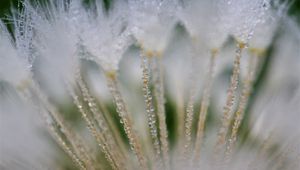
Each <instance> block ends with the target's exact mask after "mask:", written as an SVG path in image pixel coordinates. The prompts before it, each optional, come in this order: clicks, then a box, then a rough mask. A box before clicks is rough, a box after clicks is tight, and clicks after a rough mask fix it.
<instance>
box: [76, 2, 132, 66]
mask: <svg viewBox="0 0 300 170" xmlns="http://www.w3.org/2000/svg"><path fill="white" fill-rule="evenodd" d="M95 8H96V9H95V10H89V11H85V12H86V14H84V13H83V15H84V17H82V19H83V20H79V22H81V21H82V22H81V24H84V25H82V26H83V29H82V32H81V33H80V37H81V40H82V43H83V45H84V47H85V48H86V50H87V52H89V53H90V54H91V55H92V56H93V60H95V61H96V62H97V63H99V64H100V65H101V67H102V68H103V69H104V70H105V71H116V70H118V65H119V62H120V60H121V58H122V56H123V54H124V53H125V51H126V50H127V49H128V47H129V46H130V45H131V44H132V43H133V39H132V37H131V35H130V31H129V28H128V21H127V20H128V7H127V3H125V2H123V1H116V2H114V3H112V9H111V10H110V11H106V9H105V8H104V6H103V4H102V2H99V1H98V2H96V4H95Z"/></svg>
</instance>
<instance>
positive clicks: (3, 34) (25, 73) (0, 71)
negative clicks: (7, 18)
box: [0, 22, 30, 88]
mask: <svg viewBox="0 0 300 170" xmlns="http://www.w3.org/2000/svg"><path fill="white" fill-rule="evenodd" d="M0 39H1V41H0V54H1V55H0V77H1V79H2V80H4V81H7V82H9V83H11V84H12V85H13V86H15V87H19V88H22V87H23V86H24V85H25V86H26V84H27V81H28V79H29V78H30V73H29V68H28V64H27V63H26V61H25V59H24V58H21V57H19V55H18V54H19V53H18V50H17V49H16V46H15V44H14V43H13V40H12V39H11V37H10V34H9V32H8V31H7V30H6V28H5V26H4V24H3V23H2V22H0Z"/></svg>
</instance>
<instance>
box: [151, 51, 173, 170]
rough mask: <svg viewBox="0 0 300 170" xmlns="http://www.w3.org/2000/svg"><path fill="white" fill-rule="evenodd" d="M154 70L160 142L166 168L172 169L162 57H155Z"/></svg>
mask: <svg viewBox="0 0 300 170" xmlns="http://www.w3.org/2000/svg"><path fill="white" fill-rule="evenodd" d="M151 66H152V72H153V82H154V97H155V99H156V105H157V115H158V122H159V132H160V136H159V138H160V143H161V150H162V156H163V160H164V166H165V169H167V170H168V169H170V158H169V142H168V130H167V124H166V111H165V98H164V93H165V92H164V84H163V72H162V68H163V67H162V61H161V58H160V57H155V58H154V62H153V64H152V65H151Z"/></svg>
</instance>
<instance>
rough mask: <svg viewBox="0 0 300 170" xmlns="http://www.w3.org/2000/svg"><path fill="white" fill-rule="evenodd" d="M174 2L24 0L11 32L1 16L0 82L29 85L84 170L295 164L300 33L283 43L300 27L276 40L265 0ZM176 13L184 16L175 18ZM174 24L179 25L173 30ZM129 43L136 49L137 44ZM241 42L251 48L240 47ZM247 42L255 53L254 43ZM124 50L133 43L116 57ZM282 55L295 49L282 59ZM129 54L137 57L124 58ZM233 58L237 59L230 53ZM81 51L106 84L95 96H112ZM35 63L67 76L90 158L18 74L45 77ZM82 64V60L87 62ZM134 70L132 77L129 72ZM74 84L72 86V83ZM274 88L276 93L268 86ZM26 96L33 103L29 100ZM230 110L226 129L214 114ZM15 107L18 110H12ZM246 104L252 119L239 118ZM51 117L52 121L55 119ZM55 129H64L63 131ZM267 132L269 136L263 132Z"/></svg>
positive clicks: (292, 166) (51, 75) (52, 76)
mask: <svg viewBox="0 0 300 170" xmlns="http://www.w3.org/2000/svg"><path fill="white" fill-rule="evenodd" d="M179 4H180V3H179V1H171V0H165V1H159V0H151V1H144V0H130V1H129V3H127V2H125V1H115V2H113V3H111V5H112V6H111V8H110V9H106V7H104V5H103V4H102V3H100V2H99V1H98V2H95V6H94V8H93V6H89V7H87V6H84V5H83V4H82V1H79V0H78V1H77V0H73V1H67V0H66V1H58V0H56V1H51V2H49V4H47V5H45V6H44V7H43V6H42V5H41V6H39V5H34V4H33V5H32V4H30V3H28V2H26V3H25V5H24V8H25V9H26V10H25V12H21V15H20V16H21V17H20V18H19V17H14V20H15V22H14V25H15V33H14V35H15V37H16V40H15V41H13V40H12V39H13V38H11V35H10V34H9V33H8V31H7V30H6V29H5V26H4V25H3V24H2V23H1V32H0V39H1V41H0V55H1V59H3V61H4V62H2V61H1V63H0V65H1V66H2V65H3V67H0V79H1V80H2V81H6V82H8V83H10V84H12V85H13V86H14V87H16V88H19V87H21V89H24V88H23V87H24V86H25V87H28V89H27V91H25V92H24V91H22V90H21V91H20V92H24V96H26V95H28V97H29V98H31V97H33V98H35V97H36V98H37V99H36V100H41V101H40V102H37V103H35V104H38V106H37V108H38V109H39V110H41V111H42V112H46V113H49V115H50V116H49V117H51V121H50V123H49V122H48V123H49V124H48V126H50V129H51V128H53V129H54V131H55V132H58V135H57V136H55V135H54V136H53V138H54V139H56V138H58V140H57V141H58V142H57V143H58V144H60V146H61V147H62V148H63V149H64V151H65V152H66V153H67V154H68V156H70V157H71V158H72V161H73V162H74V164H75V165H77V167H78V168H80V169H99V167H102V166H103V167H104V168H103V169H106V167H107V166H109V167H111V168H112V169H123V168H124V169H199V168H203V169H249V170H250V169H268V168H274V169H281V168H282V167H284V168H287V169H291V170H293V169H296V168H297V165H296V164H297V160H296V159H297V158H296V159H295V157H294V155H297V154H299V153H298V151H294V152H293V153H291V154H290V153H289V150H291V149H293V148H294V147H298V146H299V143H297V141H298V140H299V135H300V134H299V131H297V132H294V131H293V130H295V129H299V124H297V122H296V120H297V119H296V118H298V117H299V111H298V110H299V106H298V103H299V80H300V79H299V77H298V76H297V75H296V74H297V72H296V73H295V72H294V73H290V72H289V71H290V69H293V68H295V69H296V68H297V62H295V61H298V60H299V59H298V60H295V57H298V56H299V55H298V53H297V52H296V51H297V50H299V49H297V47H298V46H297V45H299V43H298V42H299V41H298V40H296V41H293V42H289V41H290V40H291V37H293V36H295V35H299V29H295V30H294V31H290V32H291V33H290V34H289V36H290V37H289V36H287V37H285V38H286V39H284V38H282V37H279V38H278V39H273V37H275V36H277V35H281V34H282V33H281V34H279V33H277V32H276V31H275V28H273V27H272V25H271V24H269V22H271V23H272V24H273V23H274V25H276V24H278V23H277V22H278V17H279V16H282V15H279V16H278V15H274V13H276V12H277V11H276V10H274V11H272V10H271V7H270V6H269V1H264V0H255V1H246V0H241V1H238V0H235V1H231V0H223V1H201V2H200V1H198V2H197V1H192V2H190V3H187V4H186V3H183V6H181V7H180V6H179ZM198 10H199V11H198ZM272 17H273V18H274V19H272ZM269 18H271V19H269ZM285 19H286V18H284V20H285ZM178 20H181V21H180V22H182V25H176V23H177V22H178ZM291 22H292V21H291ZM204 25H205V26H204ZM284 27H289V26H284ZM183 28H185V29H183ZM173 30H176V31H177V32H176V33H177V34H173ZM283 30H285V29H283ZM287 30H288V29H287ZM287 30H285V31H287ZM185 31H186V32H185ZM260 32H268V35H266V34H264V35H266V37H263V36H260ZM287 32H288V31H287ZM178 34H180V36H178ZM229 34H230V35H232V36H233V37H234V38H235V39H236V40H237V41H238V43H239V46H238V47H236V42H235V41H234V40H233V39H232V38H228V35H229ZM252 34H253V35H252ZM174 35H175V36H174ZM177 36H178V37H177ZM255 36H258V37H255ZM173 37H175V38H173ZM191 37H192V38H191ZM252 37H253V38H252ZM172 38H173V39H172ZM195 38H196V39H197V41H199V42H200V43H198V42H197V43H198V44H196V45H198V47H197V49H195V47H194V45H195ZM227 38H228V41H225V40H226V39H227ZM297 38H299V37H297ZM2 40H3V41H2ZM134 40H137V42H138V45H140V46H139V47H137V46H135V45H136V44H134ZM170 40H171V41H170ZM249 40H251V41H250V45H249V47H250V48H249V50H248V49H247V48H246V46H244V44H245V43H248V42H249ZM288 42H289V43H288ZM241 44H242V45H241ZM269 46H272V47H273V48H275V49H273V50H272V49H271V51H272V52H273V53H274V54H268V53H267V52H266V51H267V50H268V49H269ZM252 48H253V49H255V50H256V51H255V50H254V52H253V50H252V51H251V49H252ZM213 49H214V50H213ZM290 49H292V50H290ZM295 49H296V50H295ZM126 51H127V52H128V51H129V52H128V53H127V54H125V55H124V53H125V52H126ZM132 51H134V52H132ZM140 51H142V56H141V57H140V56H139V55H138V53H139V52H140ZM143 52H144V53H143ZM208 53H211V57H210V58H208V57H206V56H207V55H209V54H208ZM3 54H4V55H3ZM216 54H218V55H220V56H221V57H216ZM285 54H288V55H289V56H291V57H290V58H289V57H281V56H283V55H285ZM131 55H135V56H134V57H132V58H130V59H128V57H130V56H131ZM144 55H145V56H144ZM234 55H236V59H233V57H232V56H234ZM6 56H8V57H6ZM154 56H155V57H154ZM161 56H163V58H162V57H161ZM197 56H199V57H197ZM202 56H205V57H202ZM272 56H276V58H275V59H273V58H271V57H272ZM240 58H242V59H240ZM270 58H271V59H270ZM82 59H88V60H92V61H94V62H95V63H96V64H97V65H99V66H100V67H101V68H102V69H103V72H100V73H102V74H103V77H101V78H100V79H99V80H98V81H97V83H100V85H99V84H96V85H95V86H99V87H100V86H104V87H103V89H102V88H101V87H100V88H101V89H100V90H99V91H100V92H99V93H100V94H101V93H102V92H103V93H107V92H110V93H107V94H104V95H102V94H101V95H99V96H100V97H99V98H98V100H96V99H94V96H96V95H95V94H94V91H93V90H94V89H96V88H95V87H89V86H88V85H89V84H88V83H87V85H86V84H85V83H86V82H85V81H86V80H87V81H88V80H89V79H92V80H90V81H93V80H94V79H95V77H96V76H98V74H99V72H96V73H95V72H94V73H93V75H92V76H90V77H88V78H87V79H85V76H84V75H85V74H84V73H85V70H84V68H83V67H84V66H83V65H84V64H86V63H83V60H82ZM122 59H123V61H124V60H126V61H124V62H122ZM251 59H254V61H255V60H257V62H253V61H252V60H251ZM33 60H34V61H33ZM40 60H41V61H40ZM132 60H134V61H132ZM214 60H215V62H214ZM233 60H234V61H233ZM270 60H272V62H270ZM287 60H288V62H286V63H285V62H284V61H287ZM274 61H275V62H274ZM6 62H7V63H9V64H6ZM39 62H43V63H44V64H43V67H46V68H47V71H48V75H49V79H50V81H52V80H53V79H56V80H58V81H62V82H63V83H62V84H63V85H66V84H67V85H68V95H67V96H71V97H72V99H73V100H72V101H73V104H74V105H76V107H77V110H78V111H79V112H80V114H81V116H82V117H81V118H82V119H83V120H84V121H85V123H86V124H85V125H86V126H87V128H88V129H89V132H90V135H91V136H93V137H94V138H95V139H96V142H97V145H99V146H100V148H97V149H99V151H101V153H103V155H105V156H102V155H101V157H100V156H98V152H97V153H96V151H97V150H96V149H94V147H93V146H89V145H90V143H89V144H87V143H86V142H83V143H81V142H80V140H79V139H81V138H77V136H76V135H74V134H75V133H76V132H78V131H77V128H70V129H71V130H70V129H69V128H68V123H69V122H68V121H66V120H65V119H64V118H61V117H59V116H57V115H60V114H61V113H60V112H59V111H57V110H56V109H55V108H56V105H55V103H56V101H55V102H53V103H52V102H51V100H49V101H48V100H47V96H46V97H45V96H43V92H42V91H43V90H45V89H44V88H43V87H41V89H39V88H38V86H32V87H30V88H29V86H28V85H27V84H26V83H25V85H24V83H23V82H24V80H28V79H30V80H32V82H39V81H41V80H43V78H40V77H38V74H39V72H40V71H41V70H44V69H45V68H43V67H38V65H40V63H39ZM84 62H85V61H84ZM137 63H139V64H137ZM140 63H141V64H140ZM282 63H284V65H281V64H282ZM298 63H300V62H298ZM89 64H90V63H89ZM89 64H86V65H85V66H87V67H90V65H89ZM93 64H94V63H93ZM262 64H273V67H272V69H271V71H270V75H271V76H270V77H268V78H267V79H260V77H261V75H262V74H266V73H262V72H265V71H264V70H263V68H262V67H265V66H263V65H262ZM285 64H286V65H288V66H289V69H286V67H287V66H286V65H285ZM32 65H34V66H37V67H32ZM206 65H207V66H206ZM256 65H257V67H255V66H256ZM298 65H299V64H298ZM94 66H95V65H94ZM128 67H130V68H128ZM214 67H216V68H214ZM232 67H233V73H232V74H231V80H230V81H231V84H230V85H229V86H230V88H229V90H227V91H226V88H227V87H226V86H227V85H224V84H227V83H228V79H229V76H230V72H231V70H232ZM240 67H241V69H240ZM15 68H17V69H15ZM33 68H36V70H34V69H33ZM268 68H269V67H266V69H268ZM131 70H132V71H131ZM129 72H132V73H129ZM134 72H139V73H140V74H138V73H136V75H134V76H133V78H132V79H131V78H130V76H132V75H131V74H134ZM6 73H9V74H6ZM35 73H36V74H37V75H35ZM82 73H83V74H82ZM110 73H113V74H110ZM127 73H128V74H127ZM31 74H34V75H35V76H31ZM215 74H216V76H215ZM116 75H118V76H116ZM127 76H128V77H129V78H128V77H127ZM252 76H253V77H252ZM99 77H100V76H99ZM137 78H140V79H139V81H137V80H135V79H137ZM263 78H265V77H263ZM46 79H48V78H46ZM213 80H216V81H215V83H213ZM128 81H130V82H128ZM264 81H266V82H268V83H267V84H266V86H264V87H265V88H266V89H264V90H263V91H259V90H257V89H259V87H256V86H257V84H260V83H264ZM0 83H2V82H0ZM70 83H73V84H72V85H74V86H69V85H70ZM37 84H38V83H37ZM0 85H1V84H0ZM23 85H24V86H23ZM32 85H33V84H32ZM141 86H142V87H141ZM0 87H1V86H0ZM210 88H211V89H212V92H211V93H212V94H210V91H211V90H210ZM252 88H253V89H254V90H257V91H258V92H259V94H257V95H256V98H257V99H256V100H255V101H254V106H249V107H250V110H247V109H248V108H247V105H250V104H251V103H252V102H253V101H252V99H253V98H252V97H253V96H252V95H251V92H252ZM19 89H20V88H19ZM278 89H280V90H278ZM294 89H296V90H294ZM101 90H103V91H101ZM277 90H278V91H280V92H282V93H275V95H274V94H273V95H272V93H274V92H275V91H277ZM91 91H92V93H91ZM39 92H41V94H39V95H38V93H39ZM254 92H256V91H254ZM291 92H292V93H293V94H291ZM31 93H32V94H31ZM21 94H23V93H21ZM270 94H271V95H270ZM31 95H32V96H31ZM35 95H36V96H35ZM64 95H66V94H64ZM108 95H110V96H108ZM49 96H50V95H49ZM200 96H201V98H200ZM210 96H212V97H211V98H212V99H211V100H210ZM228 96H234V97H228ZM257 96H258V97H257ZM101 97H104V98H105V99H101ZM143 99H144V100H143ZM204 99H205V100H204ZM226 99H229V100H226ZM13 100H15V99H13ZM24 100H27V99H24ZM250 100H251V101H250ZM98 101H99V104H98V103H97V102H98ZM203 101H204V102H203ZM270 101H271V102H270ZM0 102H2V101H0ZM166 102H167V103H166ZM3 103H5V102H3ZM16 103H17V102H16ZM111 103H113V104H115V106H116V108H117V109H116V113H115V111H112V109H111V108H110V107H111V106H112V105H111ZM224 103H225V104H224ZM26 104H28V105H29V106H32V107H36V106H33V103H30V102H27V103H26ZM16 105H18V104H16ZM40 105H41V106H40ZM170 105H172V106H170ZM173 105H174V106H173ZM203 105H204V107H203ZM205 106H206V107H205ZM8 107H10V106H8ZM57 107H59V106H57ZM106 107H107V108H109V109H107V108H106ZM198 107H200V108H199V110H196V108H197V109H198ZM53 108H54V109H53ZM224 108H225V113H224V112H223V110H224ZM227 108H230V109H231V110H229V111H228V112H230V113H228V115H229V118H228V127H223V125H221V127H219V126H220V122H219V121H218V119H219V117H220V116H222V114H224V115H225V114H226V109H227ZM253 108H254V109H253ZM20 109H22V108H21V107H20ZM113 109H114V108H113ZM171 109H174V110H175V111H173V110H171ZM7 110H8V109H5V112H6V111H7ZM170 110H171V111H170ZM203 111H206V114H207V116H209V117H208V118H207V120H205V119H204V123H207V125H204V124H202V125H203V127H201V120H203V115H202V114H201V113H203ZM12 112H13V113H16V112H21V110H19V108H17V110H13V111H12ZM26 112H27V111H26ZM56 112H58V113H56ZM131 112H132V113H131ZM194 112H195V113H196V112H198V113H197V114H194ZM199 112H200V113H199ZM282 112H288V113H289V114H284V115H283V114H281V113H282ZM244 113H245V114H247V116H250V118H244V117H243V114H244ZM1 114H3V113H1ZM115 114H118V115H117V116H119V118H120V120H119V119H118V120H117V121H118V122H120V124H119V123H116V122H117V121H116V120H115V117H114V116H115ZM236 115H237V116H236ZM156 116H157V117H156ZM205 116H206V115H205ZM205 116H204V118H206V117H205ZM52 117H53V118H52ZM198 117H199V118H198ZM271 118H273V120H272V121H270V119H271ZM172 119H176V121H178V127H177V126H176V127H175V128H174V129H172V130H174V131H176V132H175V133H174V132H173V131H172V130H170V127H169V126H171V125H172V124H171V123H167V122H168V121H172ZM198 119H199V120H198ZM194 120H196V121H197V120H198V122H200V123H199V124H200V126H199V127H198V129H197V128H196V130H195V127H196V124H195V123H198V122H196V121H194ZM224 120H225V118H223V120H222V121H224ZM242 120H246V121H247V120H250V125H249V126H250V127H246V128H247V129H246V130H241V128H240V126H241V122H240V121H242ZM158 122H159V123H158ZM174 122H175V121H174ZM174 122H173V123H174ZM236 122H237V123H236ZM55 123H56V124H57V125H55V126H52V125H54V124H55ZM225 123H227V122H225ZM107 124H108V125H107ZM199 124H198V125H199ZM236 124H238V125H236ZM148 125H149V126H148ZM162 125H165V127H162ZM235 125H236V126H235ZM245 126H247V125H245ZM201 128H202V133H203V134H202V136H200V142H199V143H197V139H198V134H196V133H197V132H199V130H201ZM218 128H219V129H220V133H222V132H224V131H225V130H227V129H228V133H225V135H224V141H223V143H221V144H220V143H216V141H218V140H216V139H218V137H219V135H218V136H217V133H216V132H215V131H216V130H218ZM226 128H227V129H226ZM135 129H138V130H135ZM149 129H150V130H149ZM235 130H236V131H238V130H239V131H241V132H239V133H237V132H236V133H237V134H235V135H237V136H234V135H230V134H229V133H233V132H234V131H235ZM248 130H250V133H248ZM5 131H9V129H7V130H5ZM120 131H122V132H123V131H125V134H126V135H127V138H126V139H123V138H122V137H121V133H122V132H120ZM136 131H137V133H136ZM73 132H74V133H73ZM273 132H274V133H273ZM139 133H142V135H139ZM163 133H164V134H163ZM168 133H169V134H170V136H171V137H168ZM244 133H245V134H244ZM288 133H292V134H291V135H287V134H288ZM62 134H64V135H62ZM174 134H175V135H174ZM60 135H61V136H63V138H59V137H60ZM79 135H81V134H79ZM155 135H156V136H155ZM172 135H173V136H172ZM242 135H246V136H247V138H245V137H243V136H242ZM174 136H175V137H174ZM269 136H271V137H272V138H271V139H272V140H270V141H269V139H268V137H269ZM32 138H34V137H32ZM171 138H173V139H175V140H173V141H172V142H174V143H175V144H174V143H172V142H171V140H170V139H171ZM83 141H85V139H84V140H83ZM72 142H74V143H72ZM77 142H78V143H77ZM221 142H222V141H221ZM126 144H129V147H128V146H127V145H126ZM230 144H232V145H230ZM264 144H265V145H266V146H264ZM87 145H88V146H87ZM123 145H124V146H123ZM214 145H215V146H214ZM90 147H91V148H93V149H94V150H91V149H90ZM122 147H124V148H122ZM217 147H220V148H221V150H219V151H218V150H217V149H216V148H217ZM86 148H87V150H85V149H86ZM196 148H198V149H196ZM86 151H87V152H86ZM197 151H198V153H197ZM273 153H275V154H273ZM197 154H198V155H197ZM99 162H101V163H102V162H105V163H104V165H102V164H100V163H99ZM99 164H100V165H99ZM106 164H107V166H106ZM47 166H48V165H47ZM49 166H50V165H49Z"/></svg>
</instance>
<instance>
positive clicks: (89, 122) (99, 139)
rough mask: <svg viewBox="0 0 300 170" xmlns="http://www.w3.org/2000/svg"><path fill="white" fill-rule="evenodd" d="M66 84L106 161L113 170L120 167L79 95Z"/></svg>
mask: <svg viewBox="0 0 300 170" xmlns="http://www.w3.org/2000/svg"><path fill="white" fill-rule="evenodd" d="M67 86H68V92H69V94H70V95H71V97H72V99H73V102H74V104H75V105H76V106H77V108H78V110H79V112H80V113H81V115H82V117H83V119H84V120H85V121H86V123H87V128H88V130H89V131H90V133H91V134H92V136H93V137H94V138H95V139H96V141H97V144H98V145H99V147H100V148H101V150H102V151H103V153H104V155H105V158H106V159H107V160H108V162H109V163H110V165H111V167H112V168H113V169H115V170H116V169H120V167H118V164H116V162H115V161H114V160H113V157H112V155H111V153H110V149H109V147H108V144H107V142H106V140H105V138H104V136H103V134H102V133H101V132H99V131H98V130H97V128H96V125H95V123H94V121H93V120H92V119H91V118H90V115H88V113H87V112H86V111H85V109H84V108H83V105H84V104H83V103H82V102H81V101H80V100H79V97H78V96H77V95H76V94H75V93H74V91H73V89H72V87H71V86H70V85H69V84H67Z"/></svg>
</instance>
